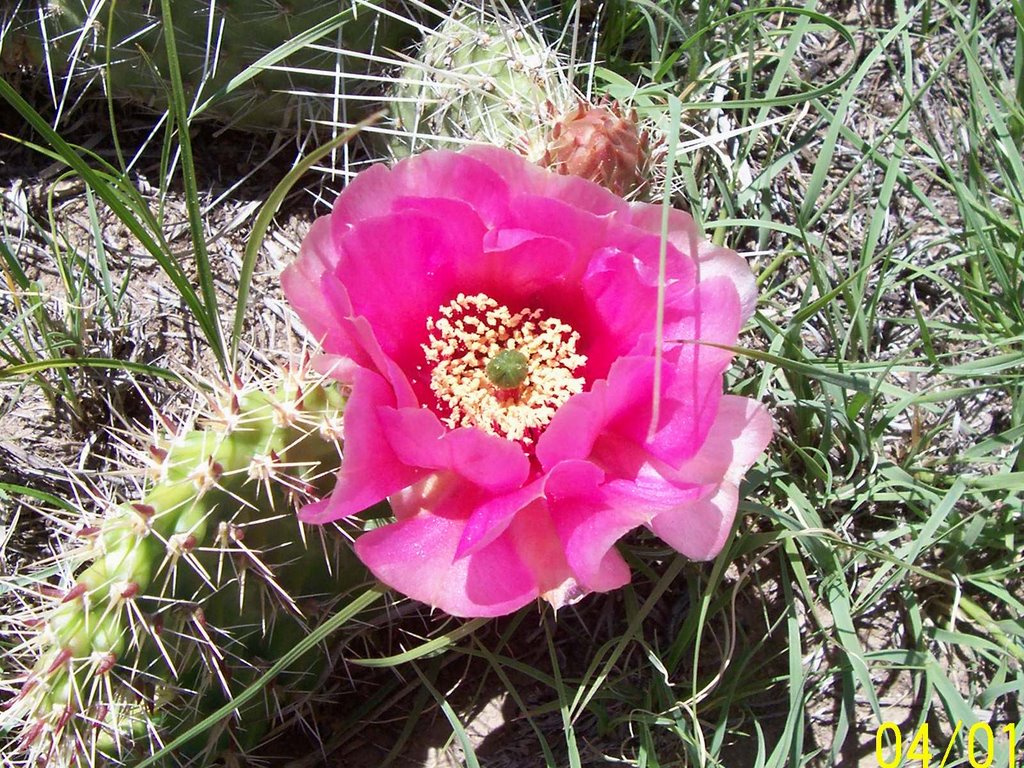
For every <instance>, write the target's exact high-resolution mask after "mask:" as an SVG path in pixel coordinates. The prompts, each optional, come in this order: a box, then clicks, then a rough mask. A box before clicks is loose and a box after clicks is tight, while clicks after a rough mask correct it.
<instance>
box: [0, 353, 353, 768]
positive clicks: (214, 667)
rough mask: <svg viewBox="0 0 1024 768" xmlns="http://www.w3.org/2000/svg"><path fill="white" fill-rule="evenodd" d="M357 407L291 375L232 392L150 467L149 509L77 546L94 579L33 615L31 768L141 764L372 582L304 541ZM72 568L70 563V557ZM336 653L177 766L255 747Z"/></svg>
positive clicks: (116, 512) (119, 512)
mask: <svg viewBox="0 0 1024 768" xmlns="http://www.w3.org/2000/svg"><path fill="white" fill-rule="evenodd" d="M343 405H344V397H343V395H342V393H341V392H340V391H339V389H338V388H337V387H336V386H333V385H330V384H325V383H320V382H317V381H313V380H310V379H309V378H307V377H306V376H302V375H297V374H294V373H293V374H292V375H290V376H289V378H288V380H287V382H286V383H285V384H284V385H282V386H281V387H280V388H279V389H278V390H277V391H276V392H272V393H271V392H265V391H262V390H259V389H247V390H243V389H241V388H239V387H230V388H225V390H224V392H223V393H222V396H221V397H220V398H219V399H218V400H217V401H216V402H215V403H214V406H213V408H212V409H211V413H210V414H209V415H208V416H207V418H206V419H205V421H204V423H202V424H200V425H197V426H195V427H194V428H192V429H189V430H184V431H181V432H180V433H179V434H177V435H171V436H170V437H168V438H167V439H166V440H161V441H159V442H158V443H157V444H155V445H152V446H151V447H150V449H149V451H148V456H149V460H150V462H149V463H150V465H151V466H150V470H151V480H150V484H149V487H148V490H146V491H145V492H144V493H143V494H142V495H141V496H140V497H139V498H138V499H137V500H136V501H133V502H131V503H127V504H119V505H116V506H114V507H113V508H112V509H110V511H109V512H108V513H107V514H106V515H105V516H104V517H103V519H102V521H101V522H100V523H99V524H98V525H96V526H93V527H87V528H84V529H82V530H81V531H79V534H78V539H79V541H80V542H81V543H80V545H79V549H78V551H77V552H76V553H74V555H73V557H76V558H77V559H78V561H80V562H81V563H82V565H83V566H84V567H83V569H82V570H80V571H79V572H78V574H77V577H76V578H75V580H74V582H73V584H71V585H70V586H68V585H65V586H64V587H63V588H61V589H59V590H58V589H56V588H53V587H48V588H45V587H44V590H45V591H46V592H47V593H48V594H49V606H48V607H46V608H44V611H43V612H42V613H40V611H39V609H38V608H36V609H34V610H30V611H29V612H28V613H27V614H26V615H25V616H22V617H20V619H21V623H22V629H21V633H22V635H23V637H25V638H26V640H25V642H24V643H23V645H22V647H21V648H20V649H18V650H19V651H21V652H23V653H27V654H28V655H29V656H30V657H32V658H34V659H35V661H34V663H32V664H30V665H28V666H29V669H28V672H27V674H25V675H24V676H23V678H22V684H21V689H20V693H19V694H18V695H17V696H16V698H15V699H14V700H13V701H12V702H10V704H9V706H8V708H7V710H6V712H4V713H3V721H4V722H3V723H2V726H0V727H3V729H4V730H10V729H11V728H12V727H14V728H20V731H21V740H20V743H19V744H18V745H17V746H16V747H15V750H16V752H18V753H19V754H20V755H22V757H23V759H24V764H25V765H28V764H34V763H36V762H37V761H39V760H43V761H44V762H45V763H47V764H50V765H58V766H67V765H71V764H73V763H77V764H78V765H82V764H86V765H95V764H99V763H101V762H103V761H104V760H106V759H112V760H117V761H123V762H128V763H131V762H132V760H134V759H137V758H138V757H140V756H142V755H144V754H148V753H150V752H151V751H152V748H153V747H154V746H156V745H159V744H160V743H162V742H164V741H166V740H167V739H168V737H170V736H172V735H175V734H177V733H180V732H181V730H182V729H183V728H187V727H189V726H190V725H192V724H195V723H196V722H198V721H199V720H201V719H203V718H204V717H205V716H206V715H207V714H209V713H210V712H212V711H213V710H215V709H216V708H217V707H219V706H221V705H223V704H224V703H225V702H226V701H228V700H229V699H230V698H231V697H232V696H233V695H235V694H237V693H238V692H239V691H240V690H242V689H243V688H244V687H246V686H247V685H249V684H250V683H252V682H253V681H254V680H255V679H256V678H258V677H259V675H260V674H261V673H262V672H263V671H265V670H266V668H267V667H269V666H270V664H271V663H273V661H275V660H276V659H278V658H280V657H281V656H282V655H283V653H284V652H285V651H287V650H288V649H291V648H293V647H294V646H295V644H296V643H297V642H298V641H299V640H300V639H301V638H302V637H304V636H305V635H306V634H308V631H309V624H310V623H314V624H315V623H316V622H317V621H318V620H319V618H320V617H321V616H322V615H323V613H324V612H325V611H326V610H328V609H329V608H330V607H331V606H332V605H333V604H334V603H336V602H337V601H338V600H340V599H343V597H344V595H345V593H346V592H347V591H349V590H351V589H352V588H353V587H355V586H356V585H357V584H359V583H360V582H362V581H363V580H364V579H365V578H366V575H365V571H364V570H363V569H362V567H361V565H360V564H359V563H358V561H357V560H355V557H354V555H353V554H352V552H351V550H350V548H349V546H348V541H347V540H346V539H344V538H343V537H341V536H340V535H335V534H334V533H332V532H331V531H330V530H324V529H319V528H318V529H317V530H315V531H314V530H310V531H301V530H300V525H299V523H298V522H297V521H296V518H295V516H294V507H295V505H296V504H298V503H302V502H305V501H308V500H309V499H310V498H316V497H318V496H320V495H322V494H325V493H327V492H329V490H330V487H331V484H332V482H333V473H334V470H336V469H337V466H338V464H339V452H338V451H339V449H338V436H339V430H340V424H341V418H342V416H341V414H342V408H343ZM60 559H61V560H66V559H67V558H66V557H61V558H60ZM328 670H329V659H328V657H327V652H326V650H325V649H315V650H314V651H312V652H310V653H307V654H306V655H305V656H304V657H302V658H301V659H300V660H299V661H298V662H297V663H296V664H295V665H293V666H292V667H291V668H290V669H289V670H288V671H287V672H286V673H285V674H283V675H280V676H278V677H277V678H275V682H274V690H273V691H268V692H264V693H265V695H264V697H263V698H262V699H260V698H259V697H257V698H256V699H253V700H252V701H251V702H249V703H248V704H247V705H245V706H243V707H241V708H240V710H236V713H235V715H234V717H232V718H230V719H229V720H228V721H226V722H222V723H221V724H220V725H219V727H218V728H217V729H214V731H213V732H211V733H209V734H203V735H202V736H201V737H198V738H197V739H195V740H194V742H193V743H191V744H189V745H188V746H187V747H186V748H185V749H184V750H182V751H181V752H180V753H179V754H178V758H180V759H181V760H182V761H184V760H186V759H192V758H196V757H198V758H201V759H202V760H205V759H208V758H210V757H212V756H213V755H216V754H218V753H220V752H222V751H224V750H225V749H232V750H236V751H242V752H244V751H245V750H248V749H250V748H251V747H252V746H254V745H255V744H256V743H258V741H259V740H260V738H261V737H262V736H263V735H264V734H265V732H266V730H267V728H268V726H269V724H270V723H271V722H273V720H274V719H275V718H276V717H277V716H279V715H280V714H281V711H282V708H284V707H287V706H288V704H289V702H295V701H296V700H299V699H301V697H302V696H303V695H304V694H310V693H313V692H315V691H316V690H317V687H318V683H319V681H320V677H321V675H323V674H325V673H326V672H327V671H328Z"/></svg>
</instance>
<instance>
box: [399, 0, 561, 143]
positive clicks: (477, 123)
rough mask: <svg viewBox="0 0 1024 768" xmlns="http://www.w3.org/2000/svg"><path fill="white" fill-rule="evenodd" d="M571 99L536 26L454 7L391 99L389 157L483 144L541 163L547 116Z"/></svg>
mask: <svg viewBox="0 0 1024 768" xmlns="http://www.w3.org/2000/svg"><path fill="white" fill-rule="evenodd" d="M576 98H577V94H576V91H575V90H574V89H573V86H572V82H571V77H570V74H569V71H568V67H567V65H566V63H565V62H564V60H563V59H562V57H561V56H560V55H559V54H558V51H557V47H556V46H554V45H551V44H550V43H548V42H547V41H546V40H545V38H544V35H543V33H542V31H541V30H540V28H539V22H538V21H537V20H534V19H520V18H516V17H514V16H511V15H508V14H506V13H502V12H501V11H500V9H498V8H495V9H493V10H485V9H484V8H482V7H476V6H471V5H469V4H465V5H460V6H458V7H457V8H456V9H455V11H454V12H453V13H451V14H450V15H449V16H447V17H446V18H445V19H443V20H442V21H441V23H440V25H439V26H438V27H437V28H436V29H434V30H433V31H432V32H430V33H428V34H427V35H426V37H425V38H424V40H423V42H422V43H421V45H420V47H419V49H418V52H417V54H416V57H415V59H414V60H412V61H410V62H409V64H408V65H407V66H406V67H405V68H404V70H403V71H402V73H401V75H400V77H399V78H398V79H397V80H396V84H395V87H394V88H393V89H392V91H391V93H390V95H389V100H390V101H391V103H392V112H393V117H394V122H395V128H396V136H395V138H394V140H393V141H392V143H391V148H392V152H393V153H394V154H395V155H396V156H398V157H403V156H406V155H409V154H413V153H415V152H418V151H421V150H423V149H430V148H434V147H438V146H447V147H452V148H458V147H460V146H463V145H465V144H467V143H473V142H483V143H488V144H496V145H498V146H505V147H511V148H514V149H516V150H518V151H520V152H521V153H522V154H524V155H526V156H527V157H529V158H530V159H531V160H535V161H536V160H540V159H541V158H542V157H543V155H544V151H545V146H546V143H547V133H548V131H549V130H550V124H551V122H552V120H553V118H554V117H555V116H556V115H557V114H559V113H561V112H562V111H564V109H565V107H567V106H568V105H569V104H572V103H575V101H576Z"/></svg>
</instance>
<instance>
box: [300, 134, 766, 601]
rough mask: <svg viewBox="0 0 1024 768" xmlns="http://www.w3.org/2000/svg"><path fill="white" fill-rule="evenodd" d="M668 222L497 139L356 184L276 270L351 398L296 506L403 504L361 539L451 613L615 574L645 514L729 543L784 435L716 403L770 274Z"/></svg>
mask: <svg viewBox="0 0 1024 768" xmlns="http://www.w3.org/2000/svg"><path fill="white" fill-rule="evenodd" d="M662 222H663V209H662V208H661V206H653V205H647V204H643V203H628V202H626V201H625V200H623V199H622V198H621V197H619V196H617V195H614V194H612V193H611V192H609V191H608V190H607V189H604V188H602V187H601V186H598V185H597V184H594V183H592V182H589V181H586V180H584V179H581V178H578V177H576V176H563V175H559V174H556V173H553V172H551V171H548V170H545V169H543V168H540V167H538V166H536V165H534V164H532V163H530V162H528V161H527V160H526V159H524V158H523V157H522V156H520V155H518V154H516V153H514V152H511V151H507V150H501V149H497V148H494V147H473V148H470V149H466V150H464V151H461V152H450V151H445V150H435V151H430V152H425V153H423V154H420V155H417V156H414V157H411V158H408V159H406V160H403V161H401V162H399V163H397V164H396V165H395V166H394V167H393V168H387V167H385V166H382V165H378V166H373V167H371V168H369V169H368V170H366V171H363V172H362V173H361V174H359V175H358V176H357V177H356V178H355V179H354V180H353V181H352V182H351V183H350V184H349V185H348V186H347V187H346V188H345V190H344V191H343V192H342V193H341V195H340V196H339V198H338V200H337V202H336V204H335V206H334V210H333V212H332V213H331V214H330V215H329V216H325V217H323V218H321V219H319V220H317V221H316V222H314V224H313V227H312V229H311V231H310V233H309V234H308V236H307V237H306V239H305V240H304V242H303V244H302V247H301V250H300V254H299V257H298V260H297V261H296V263H294V264H293V265H291V266H290V267H289V268H288V269H287V270H286V271H285V273H284V275H283V284H284V289H285V293H286V295H287V296H288V298H289V300H290V301H291V303H292V305H293V307H294V308H295V309H296V310H297V311H298V313H299V315H300V316H301V318H302V320H303V321H304V322H305V324H306V326H307V327H308V328H309V329H310V331H311V332H312V333H313V334H314V335H316V336H317V337H318V338H320V339H322V340H323V346H324V351H325V354H324V355H323V356H321V358H320V359H319V360H320V362H319V364H320V366H321V370H322V371H323V372H324V373H325V374H326V375H328V376H333V377H335V378H337V379H338V380H340V381H341V382H343V383H344V384H346V385H348V386H350V387H351V389H352V395H351V398H350V400H349V402H348V405H347V408H346V417H345V425H344V441H345V460H344V461H343V462H342V466H341V470H340V472H339V474H338V478H337V485H336V486H335V489H334V491H333V492H332V494H331V495H330V496H329V497H328V498H326V499H324V500H322V501H318V502H313V503H311V504H309V505H307V506H306V507H304V508H303V509H302V510H301V512H300V518H301V519H303V520H306V521H308V522H321V523H323V522H329V521H333V520H338V519H340V518H343V517H346V516H349V515H353V514H355V513H358V512H359V511H360V510H362V509H363V508H365V507H366V506H368V505H369V504H372V503H374V502H377V501H379V500H381V499H383V498H387V499H388V500H389V501H390V503H391V507H392V509H393V510H394V514H395V518H396V520H395V522H394V523H392V524H390V525H385V526H383V527H377V528H374V529H372V530H369V531H367V532H365V533H363V534H362V535H361V536H360V537H359V538H358V539H357V540H356V544H355V547H356V553H357V554H358V555H359V557H360V558H361V559H362V560H363V562H364V563H365V564H366V565H367V566H368V567H369V568H370V569H371V571H373V573H374V574H375V575H376V576H377V577H378V578H379V579H381V580H382V581H383V582H385V583H386V584H389V585H390V586H392V587H394V588H395V589H397V590H399V591H400V592H403V593H404V594H406V595H409V596H411V597H414V598H416V599H418V600H421V601H423V602H425V603H428V604H430V605H433V606H437V607H439V608H441V609H443V610H445V611H447V612H448V613H451V614H453V615H457V616H495V615H501V614H505V613H508V612H510V611H514V610H515V609H517V608H519V607H521V606H523V605H525V604H527V603H529V602H530V601H532V600H534V599H536V598H537V597H542V598H544V599H546V600H548V601H549V602H550V603H552V604H553V605H554V606H556V607H559V606H563V605H566V604H568V603H571V602H573V601H574V600H576V599H579V598H580V597H581V596H582V595H585V594H587V593H588V592H598V591H606V590H610V589H614V588H616V587H619V586H622V585H623V584H625V583H627V582H628V581H629V578H630V574H629V568H628V567H627V565H626V562H625V561H624V560H623V558H622V556H621V555H620V554H619V553H618V551H617V550H616V547H615V544H616V542H617V541H618V539H620V538H621V537H622V536H624V535H625V534H626V533H628V532H629V531H631V530H633V529H634V528H636V527H638V526H647V527H649V528H650V529H651V530H653V531H654V532H655V533H656V534H657V535H659V536H660V537H661V538H662V539H663V540H665V541H666V542H668V543H669V544H671V545H672V546H673V547H675V548H676V549H677V550H679V551H680V552H682V553H683V554H685V555H688V556H690V557H692V558H696V559H707V558H710V557H713V556H715V555H716V554H717V553H718V552H719V550H721V548H722V547H723V545H724V544H725V542H726V540H727V539H728V537H729V535H730V532H731V526H732V521H733V517H734V515H735V512H736V505H737V502H738V492H737V487H738V484H739V481H740V478H741V476H742V475H743V473H744V472H745V471H746V469H747V468H748V467H749V466H750V465H751V464H752V463H753V462H754V461H755V460H756V459H757V457H758V455H759V454H760V453H761V452H762V450H763V449H764V447H765V446H766V444H767V442H768V440H769V439H770V437H771V434H772V423H771V420H770V419H769V417H768V416H767V414H766V413H765V411H764V409H763V408H762V407H761V406H760V405H759V404H757V403H755V402H753V401H751V400H748V399H746V398H742V397H735V396H729V395H723V393H722V386H723V372H724V371H725V369H726V367H727V366H728V365H729V362H730V359H731V354H730V353H729V352H728V351H727V350H726V347H728V346H731V345H733V344H735V342H736V337H737V334H738V332H739V330H740V328H741V327H742V325H743V323H744V321H745V320H746V319H747V318H749V317H750V315H751V313H752V311H753V308H754V303H755V300H756V291H755V284H754V279H753V276H752V274H751V272H750V269H749V268H748V267H747V265H746V263H745V262H744V261H743V259H741V258H740V257H739V256H738V255H737V254H735V253H734V252H732V251H730V250H728V249H726V248H722V247H718V246H715V245H713V244H711V243H709V242H707V241H705V240H702V239H701V238H700V236H699V235H698V232H697V228H696V226H695V224H694V222H693V220H692V219H691V218H690V216H689V215H687V214H685V213H682V212H681V211H671V212H670V215H669V216H668V242H667V244H664V243H662V242H661V231H662V228H663V223H662ZM663 248H664V249H667V264H666V283H665V286H664V294H665V296H664V312H663V326H662V329H661V333H660V334H659V332H658V329H657V327H656V326H657V322H658V310H657V307H658V295H659V287H658V282H659V252H662V249H663ZM659 338H661V339H664V341H663V345H662V347H661V349H660V350H658V351H657V352H656V345H657V342H658V339H659ZM695 342H711V343H710V344H702V343H695Z"/></svg>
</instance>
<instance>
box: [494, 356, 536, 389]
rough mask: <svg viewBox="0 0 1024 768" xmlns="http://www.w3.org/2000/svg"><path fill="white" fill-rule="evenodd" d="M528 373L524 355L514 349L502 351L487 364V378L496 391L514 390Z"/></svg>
mask: <svg viewBox="0 0 1024 768" xmlns="http://www.w3.org/2000/svg"><path fill="white" fill-rule="evenodd" d="M528 372H529V366H528V365H527V360H526V355H524V354H523V353H522V352H516V351H515V350H514V349H503V350H501V352H499V353H498V354H496V355H495V356H494V357H493V358H492V359H491V362H489V363H488V364H487V378H488V379H490V380H491V383H492V384H494V386H496V387H497V388H498V389H516V388H518V387H519V385H520V384H522V383H523V382H524V381H525V380H526V374H527V373H528Z"/></svg>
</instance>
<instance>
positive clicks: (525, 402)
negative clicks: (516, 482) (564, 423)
mask: <svg viewBox="0 0 1024 768" xmlns="http://www.w3.org/2000/svg"><path fill="white" fill-rule="evenodd" d="M438 312H439V317H438V318H437V319H436V320H435V319H434V318H433V317H429V318H427V331H428V339H429V341H428V343H427V344H424V345H423V351H424V353H425V354H426V358H427V361H428V362H430V363H433V366H434V367H433V370H432V371H431V373H430V389H431V391H433V393H434V394H435V395H436V396H437V399H438V402H439V404H440V405H442V406H443V408H444V410H446V411H447V412H448V415H447V417H446V418H445V419H444V421H445V423H446V424H447V425H448V426H449V427H451V428H452V429H455V428H457V427H479V428H480V429H482V430H484V431H485V432H489V433H491V434H492V435H498V436H500V437H505V438H508V439H509V440H517V441H520V442H522V443H523V444H524V445H530V444H532V443H533V442H535V440H536V438H537V436H538V434H539V432H540V431H541V430H542V429H543V428H544V427H546V426H547V425H548V423H549V422H550V421H551V419H552V418H554V415H555V412H556V411H557V410H558V409H559V408H560V407H561V406H562V405H563V404H564V403H565V401H566V400H568V399H569V398H570V397H572V396H573V395H575V394H577V393H578V392H582V391H583V384H584V381H583V377H582V376H580V375H577V371H578V370H579V369H580V368H582V367H583V366H584V365H585V364H586V362H587V358H586V356H584V355H581V354H579V353H578V352H577V351H576V345H577V343H578V342H579V340H580V335H579V334H578V333H577V332H576V331H574V330H573V329H572V327H571V326H569V325H567V324H566V323H563V322H562V321H561V320H559V319H558V318H556V317H549V316H548V315H547V314H546V313H545V312H543V311H542V310H539V309H521V310H519V311H518V312H512V310H510V309H509V308H508V307H505V306H503V305H501V304H499V303H498V302H496V301H495V300H494V299H492V298H491V297H490V296H487V295H485V294H482V293H478V294H476V295H475V296H466V295H465V294H462V293H460V294H459V295H458V296H457V297H456V298H455V300H454V301H450V302H448V303H447V304H445V305H444V306H442V307H441V308H440V309H439V310H438Z"/></svg>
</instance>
